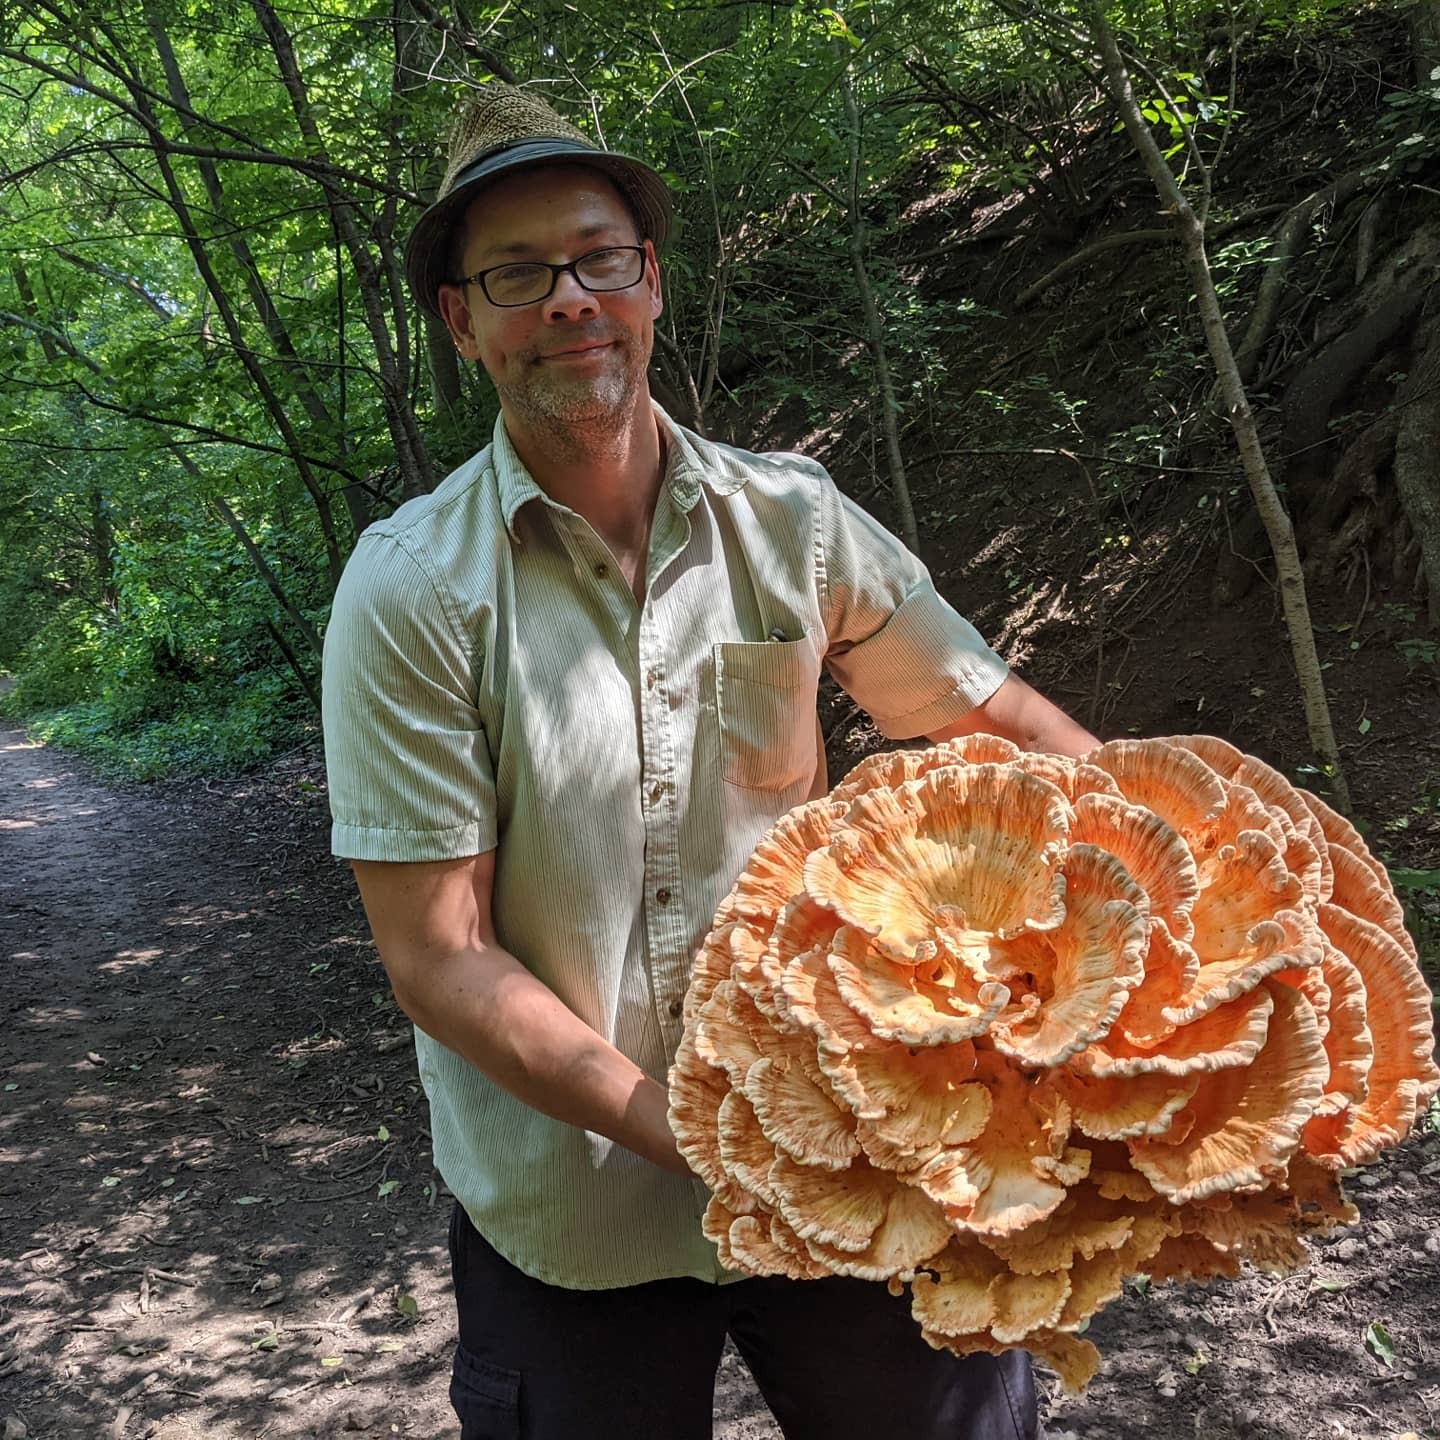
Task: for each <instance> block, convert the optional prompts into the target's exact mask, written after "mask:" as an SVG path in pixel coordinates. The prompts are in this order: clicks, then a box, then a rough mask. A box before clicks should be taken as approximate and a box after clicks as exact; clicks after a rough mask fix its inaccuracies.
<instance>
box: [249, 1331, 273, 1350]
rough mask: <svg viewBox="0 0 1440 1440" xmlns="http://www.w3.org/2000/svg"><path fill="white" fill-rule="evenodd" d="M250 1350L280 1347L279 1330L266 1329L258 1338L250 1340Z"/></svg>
mask: <svg viewBox="0 0 1440 1440" xmlns="http://www.w3.org/2000/svg"><path fill="white" fill-rule="evenodd" d="M250 1348H251V1349H252V1350H278V1349H279V1348H280V1332H279V1331H278V1330H267V1331H266V1332H265V1334H263V1335H262V1336H261V1337H260V1338H259V1339H258V1340H252V1341H251V1342H250Z"/></svg>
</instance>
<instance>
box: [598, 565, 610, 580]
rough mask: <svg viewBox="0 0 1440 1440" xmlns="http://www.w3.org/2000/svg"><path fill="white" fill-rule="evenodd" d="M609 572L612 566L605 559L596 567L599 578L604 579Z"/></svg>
mask: <svg viewBox="0 0 1440 1440" xmlns="http://www.w3.org/2000/svg"><path fill="white" fill-rule="evenodd" d="M609 573H610V567H609V566H608V565H607V564H606V563H605V562H604V561H603V560H602V561H601V562H600V563H599V564H598V565H597V566H596V567H595V578H596V579H597V580H603V579H604V578H605V577H606V576H607V575H608V574H609Z"/></svg>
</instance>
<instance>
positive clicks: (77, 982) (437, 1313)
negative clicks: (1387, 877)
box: [0, 732, 1440, 1440]
mask: <svg viewBox="0 0 1440 1440" xmlns="http://www.w3.org/2000/svg"><path fill="white" fill-rule="evenodd" d="M0 957H3V966H4V970H3V974H4V982H5V983H4V987H3V995H4V1005H5V1009H4V1016H3V1021H0V1087H3V1088H0V1433H3V1434H5V1435H6V1437H7V1440H9V1437H10V1436H12V1435H16V1434H18V1433H20V1432H18V1431H17V1430H16V1429H15V1428H14V1423H13V1422H15V1421H20V1422H23V1424H24V1426H25V1427H26V1429H27V1431H28V1435H29V1436H30V1437H31V1440H37V1437H43V1440H48V1437H55V1440H79V1437H85V1440H89V1437H113V1440H122V1437H128V1440H135V1437H142V1436H143V1437H152V1440H181V1437H201V1436H204V1437H206V1440H240V1437H247V1440H259V1437H261V1436H265V1437H272V1440H300V1437H312V1436H313V1437H320V1436H326V1437H329V1436H343V1435H345V1434H349V1433H371V1434H375V1435H410V1436H433V1437H439V1436H449V1435H453V1433H454V1427H453V1423H452V1420H451V1416H450V1412H449V1409H448V1405H447V1402H446V1396H445V1387H446V1379H447V1372H448V1365H449V1351H450V1345H451V1341H452V1335H453V1322H452V1311H451V1301H450V1296H449V1280H448V1270H447V1264H446V1259H445V1250H444V1230H445V1220H446V1213H447V1203H448V1202H447V1199H446V1197H445V1196H444V1194H443V1193H442V1192H440V1191H439V1190H438V1189H437V1186H438V1181H437V1177H436V1176H435V1175H434V1172H433V1170H432V1169H431V1167H430V1159H429V1137H428V1133H427V1130H426V1123H427V1121H426V1113H425V1108H424V1103H423V1097H422V1095H421V1094H420V1091H419V1087H418V1084H417V1082H416V1078H415V1071H414V1061H413V1055H412V1053H411V1048H410V1036H409V1028H408V1026H407V1025H406V1023H405V1022H404V1019H403V1017H402V1016H401V1015H400V1014H399V1012H398V1011H397V1010H396V1009H395V1008H394V1006H393V1004H392V1003H391V1002H390V1000H389V997H388V993H387V991H386V988H385V985H384V977H383V974H382V972H381V971H380V968H379V965H378V963H377V962H376V960H375V958H374V954H373V950H372V949H371V947H370V944H369V940H368V934H367V932H366V930H365V926H364V921H363V917H362V916H361V914H360V911H359V908H358V904H357V902H356V900H355V898H354V895H353V889H352V886H351V882H350V879H349V876H348V874H347V873H346V872H345V871H344V870H343V869H342V868H341V867H340V866H338V865H337V864H335V863H334V862H333V861H331V860H330V859H329V857H328V855H327V854H326V849H325V821H324V803H323V791H322V789H321V784H320V770H319V767H318V765H317V763H316V762H315V761H314V759H313V758H308V757H306V758H299V759H293V760H291V761H290V762H288V763H286V764H283V765H281V766H280V767H278V768H277V769H276V770H275V771H273V772H272V773H271V774H269V775H268V776H266V777H265V778H264V779H262V780H247V781H243V782H232V783H229V784H226V785H224V786H222V787H206V786H203V785H199V784H194V783H192V784H189V785H187V786H184V787H179V786H175V787H152V788H150V789H145V790H129V789H124V790H120V789H114V788H109V787H105V786H102V785H99V784H97V783H95V782H94V780H93V779H91V778H90V777H89V776H88V775H87V774H86V773H85V772H84V771H83V769H82V768H81V767H79V766H78V765H77V764H76V763H75V762H74V761H73V760H71V759H70V758H69V757H67V756H65V755H64V754H62V753H60V752H55V751H49V750H44V749H39V748H36V747H34V746H31V745H29V744H28V743H27V742H26V740H25V738H24V736H23V735H21V734H20V733H18V732H8V733H7V732H0ZM1372 1182H1373V1183H1372ZM1357 1199H1358V1200H1359V1202H1360V1204H1361V1207H1362V1209H1363V1211H1364V1212H1365V1215H1366V1221H1365V1223H1364V1225H1362V1226H1361V1227H1360V1228H1359V1230H1358V1231H1356V1232H1355V1233H1354V1235H1352V1236H1349V1237H1343V1238H1342V1240H1341V1242H1340V1243H1331V1244H1330V1245H1327V1246H1325V1247H1323V1248H1321V1249H1319V1251H1318V1256H1317V1266H1316V1269H1315V1271H1314V1272H1313V1275H1314V1276H1315V1277H1316V1278H1318V1279H1319V1280H1321V1281H1322V1282H1324V1286H1325V1287H1326V1288H1319V1287H1316V1286H1314V1285H1312V1284H1311V1281H1310V1279H1307V1278H1305V1277H1297V1278H1294V1279H1291V1280H1288V1281H1284V1282H1279V1283H1277V1282H1275V1281H1272V1280H1269V1279H1266V1278H1263V1277H1254V1276H1252V1277H1249V1278H1247V1279H1246V1280H1244V1281H1242V1282H1240V1283H1238V1284H1236V1285H1233V1286H1229V1287H1225V1288H1222V1289H1218V1290H1216V1291H1215V1292H1213V1293H1211V1294H1208V1295H1207V1294H1204V1293H1200V1292H1195V1291H1182V1292H1178V1293H1176V1294H1164V1295H1154V1296H1150V1297H1148V1298H1141V1297H1138V1296H1137V1297H1132V1298H1130V1299H1128V1300H1127V1301H1126V1302H1124V1303H1123V1304H1120V1305H1117V1306H1116V1307H1113V1308H1112V1310H1111V1311H1110V1312H1108V1313H1107V1314H1106V1315H1105V1316H1104V1317H1102V1320H1101V1322H1100V1323H1098V1324H1097V1326H1096V1327H1095V1338H1097V1340H1098V1341H1099V1343H1100V1344H1101V1347H1102V1349H1104V1350H1106V1352H1107V1354H1108V1355H1109V1357H1110V1363H1109V1365H1108V1368H1107V1370H1106V1371H1105V1372H1104V1374H1103V1376H1102V1378H1101V1379H1100V1380H1099V1381H1097V1382H1096V1384H1095V1385H1094V1386H1093V1387H1092V1389H1091V1391H1090V1393H1089V1395H1088V1396H1087V1397H1086V1398H1085V1399H1084V1400H1081V1401H1074V1400H1065V1399H1059V1400H1058V1402H1057V1403H1056V1404H1055V1405H1054V1408H1053V1410H1052V1413H1051V1419H1050V1424H1051V1427H1052V1431H1053V1432H1055V1433H1058V1434H1060V1435H1064V1434H1065V1433H1066V1432H1071V1433H1073V1434H1074V1435H1076V1436H1081V1437H1096V1440H1098V1437H1101V1436H1104V1437H1107V1440H1110V1437H1122V1440H1124V1437H1131V1436H1135V1437H1138V1436H1140V1435H1142V1434H1145V1435H1151V1436H1154V1435H1158V1436H1161V1437H1168V1436H1177V1437H1178V1436H1182V1435H1183V1436H1187V1437H1189V1436H1206V1437H1230V1436H1234V1437H1240V1436H1251V1437H1275V1440H1280V1437H1286V1440H1311V1437H1318V1436H1326V1437H1332V1436H1333V1437H1372V1436H1374V1437H1391V1436H1395V1435H1398V1434H1401V1433H1403V1432H1405V1431H1407V1430H1411V1431H1415V1432H1417V1433H1419V1434H1424V1435H1440V1356H1437V1349H1436V1343H1435V1341H1434V1340H1433V1339H1432V1335H1431V1331H1432V1329H1433V1320H1434V1316H1435V1314H1436V1313H1440V1283H1437V1270H1440V1258H1437V1255H1440V1239H1436V1238H1435V1237H1437V1236H1440V1140H1437V1139H1436V1138H1433V1137H1432V1138H1428V1139H1423V1140H1422V1139H1416V1140H1414V1141H1412V1142H1411V1144H1410V1145H1409V1146H1408V1147H1407V1148H1406V1149H1405V1150H1404V1151H1402V1152H1401V1153H1400V1154H1398V1155H1397V1156H1395V1157H1392V1158H1391V1159H1390V1160H1389V1161H1388V1162H1387V1163H1386V1164H1385V1165H1383V1166H1381V1167H1378V1168H1377V1170H1376V1171H1375V1172H1374V1174H1373V1175H1370V1176H1366V1177H1364V1183H1362V1184H1361V1185H1359V1186H1358V1187H1357ZM1427 1243H1429V1244H1430V1245H1431V1250H1430V1251H1429V1252H1427V1249H1426V1245H1427ZM1336 1287H1338V1288H1336ZM1375 1320H1378V1321H1381V1322H1382V1323H1383V1324H1384V1325H1385V1327H1386V1329H1387V1331H1388V1332H1389V1334H1390V1335H1391V1336H1392V1337H1393V1340H1394V1343H1395V1347H1396V1351H1397V1359H1396V1363H1395V1365H1394V1366H1393V1368H1387V1367H1385V1366H1384V1365H1382V1364H1381V1363H1380V1362H1379V1361H1378V1360H1376V1359H1375V1358H1374V1357H1373V1356H1372V1355H1370V1354H1369V1353H1368V1352H1367V1351H1366V1350H1365V1348H1364V1346H1363V1334H1364V1330H1365V1327H1366V1326H1367V1325H1368V1324H1369V1323H1370V1322H1371V1321H1375ZM716 1415H717V1424H716V1436H717V1440H774V1437H776V1436H777V1435H778V1431H777V1430H776V1429H775V1427H774V1425H773V1422H771V1421H770V1419H769V1417H768V1412H767V1411H766V1409H765V1407H764V1405H763V1403H762V1402H761V1401H760V1400H759V1398H758V1397H757V1396H756V1395H755V1393H754V1391H753V1388H752V1387H751V1386H750V1384H749V1381H748V1376H747V1375H746V1374H745V1372H744V1370H743V1367H742V1366H741V1365H739V1363H738V1361H736V1360H735V1359H734V1358H733V1357H727V1359H726V1362H725V1364H724V1366H723V1367H722V1370H721V1374H720V1378H719V1384H718V1387H717V1395H716ZM7 1421H9V1422H12V1423H11V1425H10V1428H9V1429H5V1426H6V1422H7ZM637 1440H648V1437H637ZM655 1440H663V1437H655Z"/></svg>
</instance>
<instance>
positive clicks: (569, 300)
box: [439, 165, 661, 425]
mask: <svg viewBox="0 0 1440 1440" xmlns="http://www.w3.org/2000/svg"><path fill="white" fill-rule="evenodd" d="M463 234H464V241H463V244H462V246H461V247H460V255H461V265H460V273H461V274H462V275H473V274H475V273H476V272H477V271H480V270H486V269H489V268H490V267H491V266H495V265H504V264H506V263H509V262H513V261H524V260H540V261H544V262H546V263H548V264H552V265H561V264H566V263H568V262H569V261H572V260H578V259H579V258H580V257H581V256H582V255H587V254H589V253H590V251H592V250H600V249H603V248H605V247H606V246H610V245H634V244H637V243H638V237H637V235H636V232H635V221H634V218H633V216H632V215H631V213H630V210H629V208H628V207H627V206H626V204H625V202H624V200H623V199H622V198H621V196H620V193H619V191H618V190H616V188H615V186H614V185H612V184H611V182H610V181H609V179H608V178H607V177H606V176H605V175H603V174H602V173H601V172H600V171H598V170H595V169H593V168H592V167H590V166H586V165H551V166H543V167H539V168H537V169H534V170H522V171H519V172H517V173H516V174H514V175H508V176H506V177H505V178H504V179H502V180H498V181H496V182H495V184H494V185H491V186H489V187H488V188H487V189H486V190H485V191H484V192H483V194H482V195H481V196H480V197H479V198H478V199H477V200H476V201H475V202H474V203H473V204H472V205H471V206H470V209H469V210H468V211H467V212H466V214H465V219H464V222H463ZM644 243H645V271H644V274H643V276H642V277H641V279H640V280H639V281H638V282H637V283H636V284H634V285H632V286H630V287H629V288H628V289H626V290H611V291H605V292H601V293H591V292H590V291H588V290H586V289H585V288H584V287H583V286H582V285H581V284H580V282H579V281H578V280H577V279H576V278H575V276H574V275H571V274H564V275H559V276H557V277H556V281H555V288H554V289H553V290H552V291H551V292H550V294H549V295H548V296H547V297H546V298H545V299H544V300H537V301H534V302H533V303H531V304H529V305H517V306H505V307H502V306H497V305H492V304H491V303H490V302H489V301H488V300H487V299H486V298H485V295H484V292H483V291H482V290H481V288H480V286H479V285H478V284H471V285H465V286H456V285H444V286H441V288H440V297H439V298H440V310H441V313H442V314H443V315H444V317H445V323H446V325H447V326H448V327H449V329H450V334H451V336H452V337H453V338H454V341H455V347H456V349H457V350H458V351H459V352H460V354H461V355H463V356H464V357H465V358H466V359H467V360H478V361H480V363H481V364H482V365H484V367H485V369H486V371H487V372H488V373H489V375H490V378H491V380H493V381H494V382H495V389H496V391H497V392H498V394H499V396H500V402H501V405H502V407H503V408H504V409H505V411H506V413H507V415H511V416H513V417H514V418H515V419H517V420H520V421H521V422H522V423H529V424H546V423H549V424H560V425H566V424H585V423H594V422H597V421H599V422H604V421H605V420H607V419H611V418H614V419H617V420H618V419H619V417H621V416H623V415H625V414H627V413H628V412H629V411H630V410H631V408H633V405H634V403H635V400H636V397H637V396H638V395H639V394H640V393H641V392H642V388H643V387H644V385H645V368H646V366H647V365H648V364H649V361H650V349H651V345H652V343H653V340H654V323H655V320H656V319H657V318H658V316H659V314H660V310H661V295H660V274H659V270H658V269H657V267H656V262H655V251H654V247H653V246H652V245H651V244H650V242H649V241H648V240H647V241H645V242H644Z"/></svg>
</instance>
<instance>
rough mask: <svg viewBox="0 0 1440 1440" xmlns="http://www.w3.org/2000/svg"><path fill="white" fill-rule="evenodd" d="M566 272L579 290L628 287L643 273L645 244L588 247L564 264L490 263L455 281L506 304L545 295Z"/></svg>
mask: <svg viewBox="0 0 1440 1440" xmlns="http://www.w3.org/2000/svg"><path fill="white" fill-rule="evenodd" d="M567 273H568V274H570V275H573V276H574V277H575V280H576V283H577V284H579V286H580V288H581V289H582V290H589V291H591V292H592V293H595V292H597V291H605V290H628V289H629V288H630V286H632V285H638V284H639V283H640V277H641V276H642V275H643V274H644V273H645V247H644V246H643V245H611V246H609V247H608V248H606V249H604V250H592V251H591V252H590V253H589V254H588V255H582V256H581V257H580V258H579V259H578V260H572V261H570V263H569V264H568V265H549V264H546V263H545V262H544V261H541V260H525V261H522V262H520V263H516V264H510V265H492V266H491V267H490V268H489V269H488V270H477V271H476V272H475V274H473V275H464V276H462V277H461V278H460V280H458V281H457V282H456V283H457V284H460V285H478V286H479V287H480V289H481V290H482V291H483V292H484V295H485V298H486V299H487V300H488V301H489V302H490V303H491V304H492V305H500V306H503V307H507V308H508V307H510V306H514V305H533V304H535V302H536V301H537V300H546V299H548V298H549V297H550V294H551V293H552V292H553V291H554V289H555V286H556V284H557V282H558V281H559V279H560V277H561V276H562V275H564V274H567Z"/></svg>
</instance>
